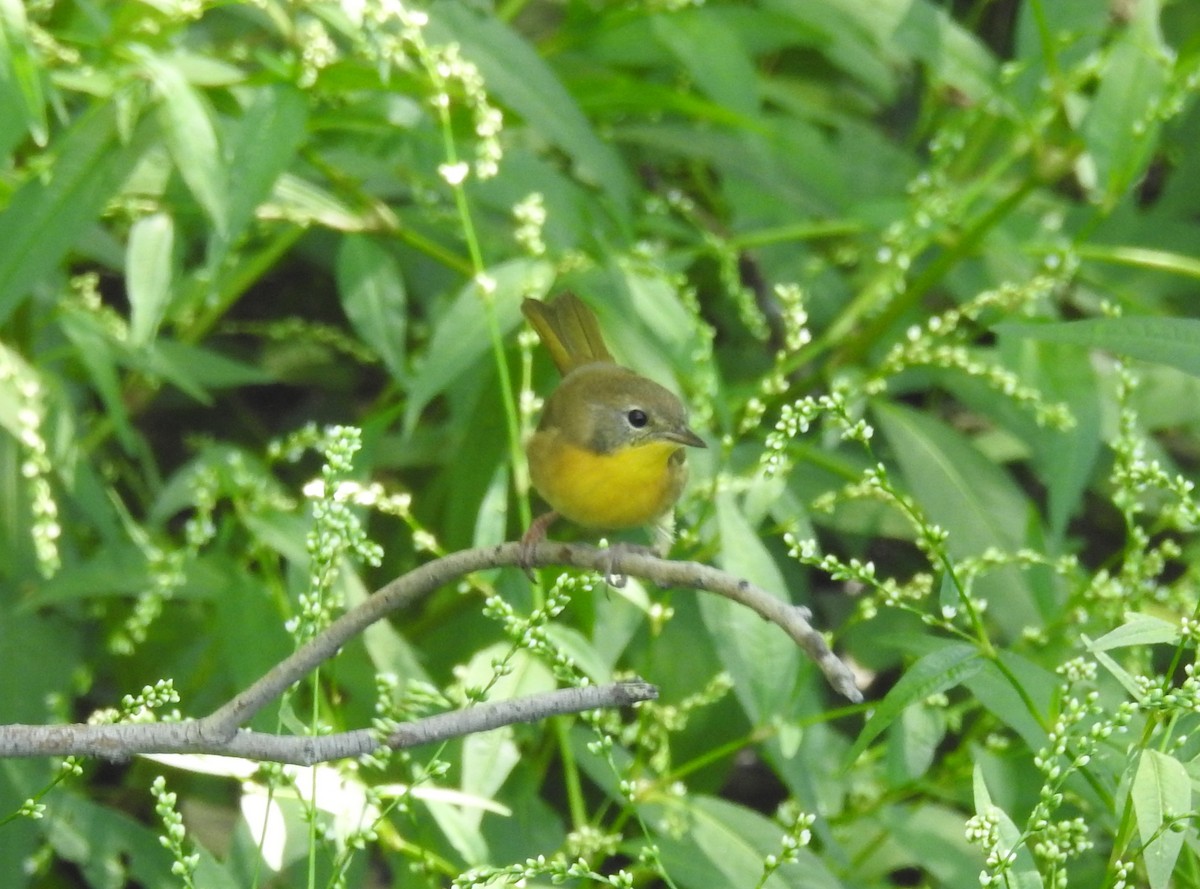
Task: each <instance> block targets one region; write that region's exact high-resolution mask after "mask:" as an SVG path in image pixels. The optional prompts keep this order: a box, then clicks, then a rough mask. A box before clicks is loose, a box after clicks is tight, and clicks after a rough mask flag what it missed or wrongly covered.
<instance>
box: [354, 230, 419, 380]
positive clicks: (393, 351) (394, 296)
mask: <svg viewBox="0 0 1200 889" xmlns="http://www.w3.org/2000/svg"><path fill="white" fill-rule="evenodd" d="M337 283H338V290H339V291H340V292H341V294H342V307H343V308H344V309H345V310H346V317H348V318H349V319H350V323H351V324H352V325H354V330H355V332H356V333H357V334H358V335H359V336H360V337H361V338H362V340H363V342H365V343H366V344H367V345H368V346H370V347H371V348H372V349H374V350H375V352H376V354H378V355H379V357H380V359H382V361H383V363H384V365H386V366H387V369H388V371H389V372H390V373H391V375H392V377H393V379H396V380H404V379H405V378H406V376H407V370H406V368H405V337H406V336H407V326H408V305H407V303H408V296H407V294H406V292H405V289H404V279H403V278H402V277H401V276H400V266H399V265H398V264H397V262H396V260H395V258H394V257H393V256H392V254H391V253H390V252H388V251H387V250H385V249H384V248H383V247H382V246H380V245H379V244H378V243H377V242H376V241H375V240H374V239H372V238H369V237H367V236H365V235H348V236H347V237H345V238H343V239H342V243H341V247H340V248H339V249H338V255H337Z"/></svg>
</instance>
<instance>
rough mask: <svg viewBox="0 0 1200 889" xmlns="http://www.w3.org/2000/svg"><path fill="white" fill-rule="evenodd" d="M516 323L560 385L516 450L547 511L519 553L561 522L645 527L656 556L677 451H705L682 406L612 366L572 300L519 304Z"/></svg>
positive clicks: (665, 543) (585, 312) (679, 466)
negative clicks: (537, 345) (526, 329)
mask: <svg viewBox="0 0 1200 889" xmlns="http://www.w3.org/2000/svg"><path fill="white" fill-rule="evenodd" d="M521 313H522V314H523V315H524V316H525V317H526V318H527V319H529V323H530V324H532V325H533V329H534V330H536V331H537V333H538V336H539V337H540V338H541V340H542V343H543V344H544V345H545V346H546V348H547V349H548V350H549V352H550V357H551V358H553V359H554V364H555V365H556V366H557V367H558V370H559V372H560V373H561V374H562V376H563V378H562V382H560V383H559V384H558V387H557V388H556V389H555V390H554V391H553V392H551V393H550V397H549V398H547V399H546V406H545V409H544V410H543V411H542V417H541V421H540V422H539V423H538V427H537V431H536V432H534V434H533V436H532V437H531V438H530V439H529V443H528V444H527V445H526V448H525V453H526V456H527V457H528V460H529V477H530V480H531V481H532V482H533V487H534V489H535V490H536V491H537V492H538V493H539V494H540V495H541V496H542V499H544V500H545V501H546V502H547V503H548V504H550V507H551V510H552V511H551V512H549V513H546V514H545V515H543V516H541V517H539V518H538V519H537V520H536V521H534V523H533V525H532V526H530V528H529V531H528V532H527V533H526V534H525V537H524V538H523V539H522V545H523V546H524V547H525V548H526V549H528V548H530V547H532V546H533V545H534V544H536V543H537V542H538V541H539V540H540V539H541V538H542V537H544V536H545V533H546V529H547V528H549V526H550V524H551V523H552V522H553V521H554V520H555V518H557V517H558V516H559V515H561V516H563V517H565V518H567V519H570V520H571V521H572V522H575V523H576V524H577V525H582V526H583V527H585V528H592V529H597V530H606V531H611V530H619V529H623V528H634V527H639V526H642V525H653V526H654V530H655V534H656V538H657V539H656V545H655V550H656V551H657V552H659V554H660V555H661V554H665V550H666V548H667V547H669V545H670V537H671V520H672V519H673V515H672V513H671V508H672V507H673V506H674V505H675V501H677V500H678V499H679V495H680V494H682V493H683V486H684V484H685V483H686V482H687V475H688V470H687V459H686V456H685V453H684V450H683V449H684V448H685V447H692V448H703V447H706V445H705V444H704V441H703V439H701V438H700V436H698V435H697V434H696V433H695V432H693V431H692V429H691V427H689V426H688V422H687V409H686V408H685V407H684V406H683V402H681V401H680V400H679V398H678V397H677V396H676V395H675V394H673V393H672V392H670V391H669V390H667V389H665V388H663V387H662V386H660V385H659V384H658V383H655V382H653V381H652V380H648V379H646V378H645V377H643V376H639V375H638V374H636V373H634V372H633V371H631V370H629V369H627V368H624V367H621V366H620V365H619V364H617V363H616V362H615V361H614V360H613V357H612V355H611V354H610V353H609V351H608V348H607V347H606V346H605V345H604V338H603V336H602V335H601V332H600V324H599V322H598V321H597V320H596V316H595V314H593V312H592V310H591V309H590V308H588V307H587V305H586V304H585V303H584V302H583V300H581V299H580V298H579V297H577V296H575V294H573V293H564V294H562V295H561V296H559V297H557V298H556V299H554V300H552V301H550V302H540V301H537V300H532V299H527V300H525V301H524V302H523V303H521ZM664 538H665V539H664ZM609 573H610V574H611V572H609Z"/></svg>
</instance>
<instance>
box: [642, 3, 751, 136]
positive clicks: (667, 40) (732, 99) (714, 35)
mask: <svg viewBox="0 0 1200 889" xmlns="http://www.w3.org/2000/svg"><path fill="white" fill-rule="evenodd" d="M652 23H653V27H654V34H655V36H656V37H657V38H658V39H659V40H660V41H661V42H662V44H663V45H664V46H665V47H667V49H668V50H670V52H671V53H672V54H674V55H675V57H676V58H677V59H679V61H680V62H681V63H682V64H683V65H684V67H685V68H687V71H688V74H689V75H690V76H691V77H692V79H693V80H695V81H696V83H697V84H698V85H699V86H700V88H701V89H702V90H703V91H704V92H705V93H707V94H708V95H709V97H710V98H712V99H713V100H714V101H715V102H716V103H717V104H718V105H719V106H720V107H722V108H725V109H728V110H732V111H736V112H737V113H739V114H744V115H746V116H748V117H753V116H754V115H756V114H757V113H758V75H757V72H756V71H755V69H754V65H753V63H752V60H751V59H750V58H749V57H748V55H747V53H746V49H745V47H744V46H742V44H741V41H740V40H739V39H738V35H737V32H736V31H734V30H732V29H731V28H729V27H728V25H727V24H726V23H725V22H724V21H723V20H722V19H721V17H720V16H718V15H715V14H713V12H712V11H711V10H710V9H705V8H699V9H689V10H684V11H680V12H678V13H675V14H673V15H658V16H655V17H654V18H653V19H652Z"/></svg>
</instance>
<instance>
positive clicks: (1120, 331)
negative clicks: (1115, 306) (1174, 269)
mask: <svg viewBox="0 0 1200 889" xmlns="http://www.w3.org/2000/svg"><path fill="white" fill-rule="evenodd" d="M994 329H995V330H996V331H997V332H998V333H1003V334H1007V335H1011V336H1025V337H1031V338H1033V339H1038V340H1049V341H1051V342H1056V343H1074V344H1075V345H1078V346H1086V347H1088V348H1092V349H1107V350H1108V351H1110V352H1116V353H1117V354H1119V355H1126V356H1128V357H1130V358H1138V359H1140V360H1142V361H1150V362H1153V363H1156V364H1166V365H1169V366H1170V367H1174V368H1177V369H1178V370H1182V371H1183V372H1184V373H1189V374H1191V375H1193V376H1200V320H1197V319H1195V318H1144V317H1139V318H1088V319H1085V320H1082V321H1061V322H1055V323H1051V324H1021V323H1011V324H997V325H996V327H995V328H994Z"/></svg>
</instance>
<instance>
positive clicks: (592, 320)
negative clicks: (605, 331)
mask: <svg viewBox="0 0 1200 889" xmlns="http://www.w3.org/2000/svg"><path fill="white" fill-rule="evenodd" d="M521 314H523V315H524V316H525V317H526V318H528V319H529V323H530V324H532V325H533V329H534V330H536V331H537V333H538V336H539V337H541V340H542V343H544V344H545V346H546V348H547V349H548V350H549V351H550V357H551V358H553V359H554V364H555V366H556V367H557V368H558V370H559V373H561V374H562V375H563V376H566V375H567V374H568V373H570V372H571V371H572V370H574V369H575V368H577V367H579V366H580V365H582V364H592V363H593V362H596V361H612V360H613V357H612V354H611V353H610V352H609V351H608V347H607V346H605V345H604V337H603V336H602V335H601V333H600V322H599V321H597V320H596V315H595V313H594V312H593V311H592V310H591V309H590V308H588V306H587V303H585V302H584V301H583V300H581V299H580V298H579V297H577V296H576V295H575V294H573V293H564V294H562V295H561V296H558V297H556V298H555V299H553V300H551V301H549V302H541V301H539V300H535V299H527V300H525V301H524V302H523V303H521Z"/></svg>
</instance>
